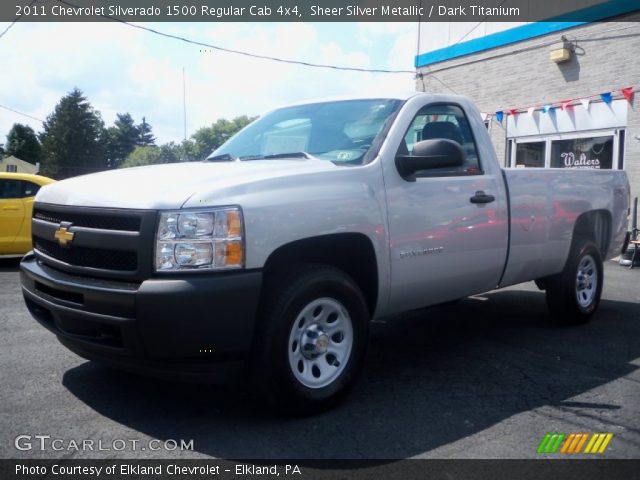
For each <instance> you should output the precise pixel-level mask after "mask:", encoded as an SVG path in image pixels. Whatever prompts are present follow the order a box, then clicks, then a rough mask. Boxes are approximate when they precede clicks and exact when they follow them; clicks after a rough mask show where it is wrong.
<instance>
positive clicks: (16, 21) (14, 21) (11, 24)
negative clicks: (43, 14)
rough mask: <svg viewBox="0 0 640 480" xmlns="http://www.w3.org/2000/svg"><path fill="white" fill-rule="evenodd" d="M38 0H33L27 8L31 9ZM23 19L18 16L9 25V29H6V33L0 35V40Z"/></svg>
mask: <svg viewBox="0 0 640 480" xmlns="http://www.w3.org/2000/svg"><path fill="white" fill-rule="evenodd" d="M36 1H37V0H31V3H30V4H29V5H28V6H27V7H26V8H29V7H31V6H32V5H33V4H34V3H36ZM21 18H22V15H18V16H17V17H16V18H15V19H14V20H13V22H11V23H10V24H9V26H8V27H7V28H5V29H4V31H3V32H2V33H0V38H2V37H4V35H5V34H6V33H7V32H8V31H9V30H11V27H13V26H14V25H15V24H16V23H18V21H19V20H20V19H21Z"/></svg>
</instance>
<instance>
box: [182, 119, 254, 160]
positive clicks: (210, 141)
mask: <svg viewBox="0 0 640 480" xmlns="http://www.w3.org/2000/svg"><path fill="white" fill-rule="evenodd" d="M255 118H256V117H253V118H249V117H247V116H246V115H242V116H241V117H236V118H234V119H233V120H227V119H224V118H221V119H219V120H217V121H216V122H215V123H214V124H212V125H211V126H210V127H203V128H201V129H199V130H198V131H196V133H194V134H193V135H191V138H192V139H193V141H194V143H195V145H194V147H193V152H192V153H193V156H194V157H195V159H196V160H203V159H204V158H206V157H207V156H208V155H209V154H210V153H211V152H213V151H214V150H215V149H216V148H218V147H219V146H220V145H222V144H223V143H224V142H226V141H227V139H228V138H230V137H231V136H233V135H234V134H236V133H237V132H238V131H239V130H240V129H242V128H244V127H245V126H246V125H248V124H249V123H251V122H252V121H253V120H255Z"/></svg>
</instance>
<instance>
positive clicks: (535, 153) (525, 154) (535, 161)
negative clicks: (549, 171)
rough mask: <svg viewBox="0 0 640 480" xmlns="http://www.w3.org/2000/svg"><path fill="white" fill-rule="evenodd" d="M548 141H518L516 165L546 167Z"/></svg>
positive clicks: (521, 166)
mask: <svg viewBox="0 0 640 480" xmlns="http://www.w3.org/2000/svg"><path fill="white" fill-rule="evenodd" d="M545 145H546V142H528V143H518V144H517V145H516V167H517V168H525V167H527V168H529V167H538V168H543V167H544V150H545Z"/></svg>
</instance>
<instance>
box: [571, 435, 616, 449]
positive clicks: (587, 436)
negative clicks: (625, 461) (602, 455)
mask: <svg viewBox="0 0 640 480" xmlns="http://www.w3.org/2000/svg"><path fill="white" fill-rule="evenodd" d="M611 436H612V437H613V435H611ZM587 438H589V434H588V433H583V434H582V439H580V443H578V446H577V447H576V450H575V452H574V453H580V450H582V446H583V445H584V442H586V441H587Z"/></svg>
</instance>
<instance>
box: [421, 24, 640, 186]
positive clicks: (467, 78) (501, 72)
mask: <svg viewBox="0 0 640 480" xmlns="http://www.w3.org/2000/svg"><path fill="white" fill-rule="evenodd" d="M618 20H624V21H615V22H603V23H593V24H588V25H584V26H581V27H577V28H572V29H568V30H564V31H562V32H555V33H552V34H549V35H546V36H542V37H537V38H534V39H530V40H527V41H523V42H519V43H516V44H512V45H507V46H504V47H500V48H495V49H492V50H488V51H485V52H480V53H477V54H473V55H467V56H465V57H460V58H456V59H453V60H449V61H446V62H440V63H437V64H433V65H430V66H427V67H422V68H420V69H418V71H419V73H421V74H422V75H423V77H422V78H421V79H420V78H418V80H417V84H416V88H417V89H418V90H421V91H426V92H434V93H457V94H460V95H466V96H469V97H471V98H472V99H473V100H474V101H475V102H476V104H477V105H478V107H479V109H480V110H481V111H482V112H487V113H492V112H495V111H497V110H501V109H502V110H507V109H509V108H514V107H524V106H528V105H541V104H545V103H549V102H559V101H561V100H564V99H568V98H580V97H582V96H586V95H590V94H595V93H601V92H605V91H609V90H612V89H620V88H622V87H626V86H629V85H633V86H636V87H638V86H640V13H634V14H633V15H627V16H625V17H623V18H620V19H618ZM422 28H423V29H424V28H426V29H428V28H429V24H428V23H426V24H423V26H422ZM562 35H564V36H566V38H567V40H569V41H573V42H575V44H576V51H575V54H574V55H573V56H572V59H571V60H570V61H569V62H566V63H564V64H555V63H553V62H552V61H551V60H549V53H550V51H551V50H553V49H556V48H559V47H560V46H562V40H561V36H562ZM636 89H637V90H640V89H638V88H636ZM615 93H616V96H614V98H620V97H621V96H620V94H619V92H615ZM592 101H599V100H592ZM639 110H640V91H638V92H637V93H636V95H635V97H634V99H633V102H632V103H631V104H630V105H629V111H628V119H627V131H626V140H625V170H626V171H627V174H628V176H629V181H630V183H631V190H632V196H640V111H639ZM636 137H637V138H636ZM491 138H492V140H493V143H494V146H495V148H496V152H497V154H498V159H500V161H501V162H503V165H504V160H505V150H506V120H503V122H502V124H501V123H499V122H497V121H496V120H495V118H494V119H493V120H492V125H491Z"/></svg>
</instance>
